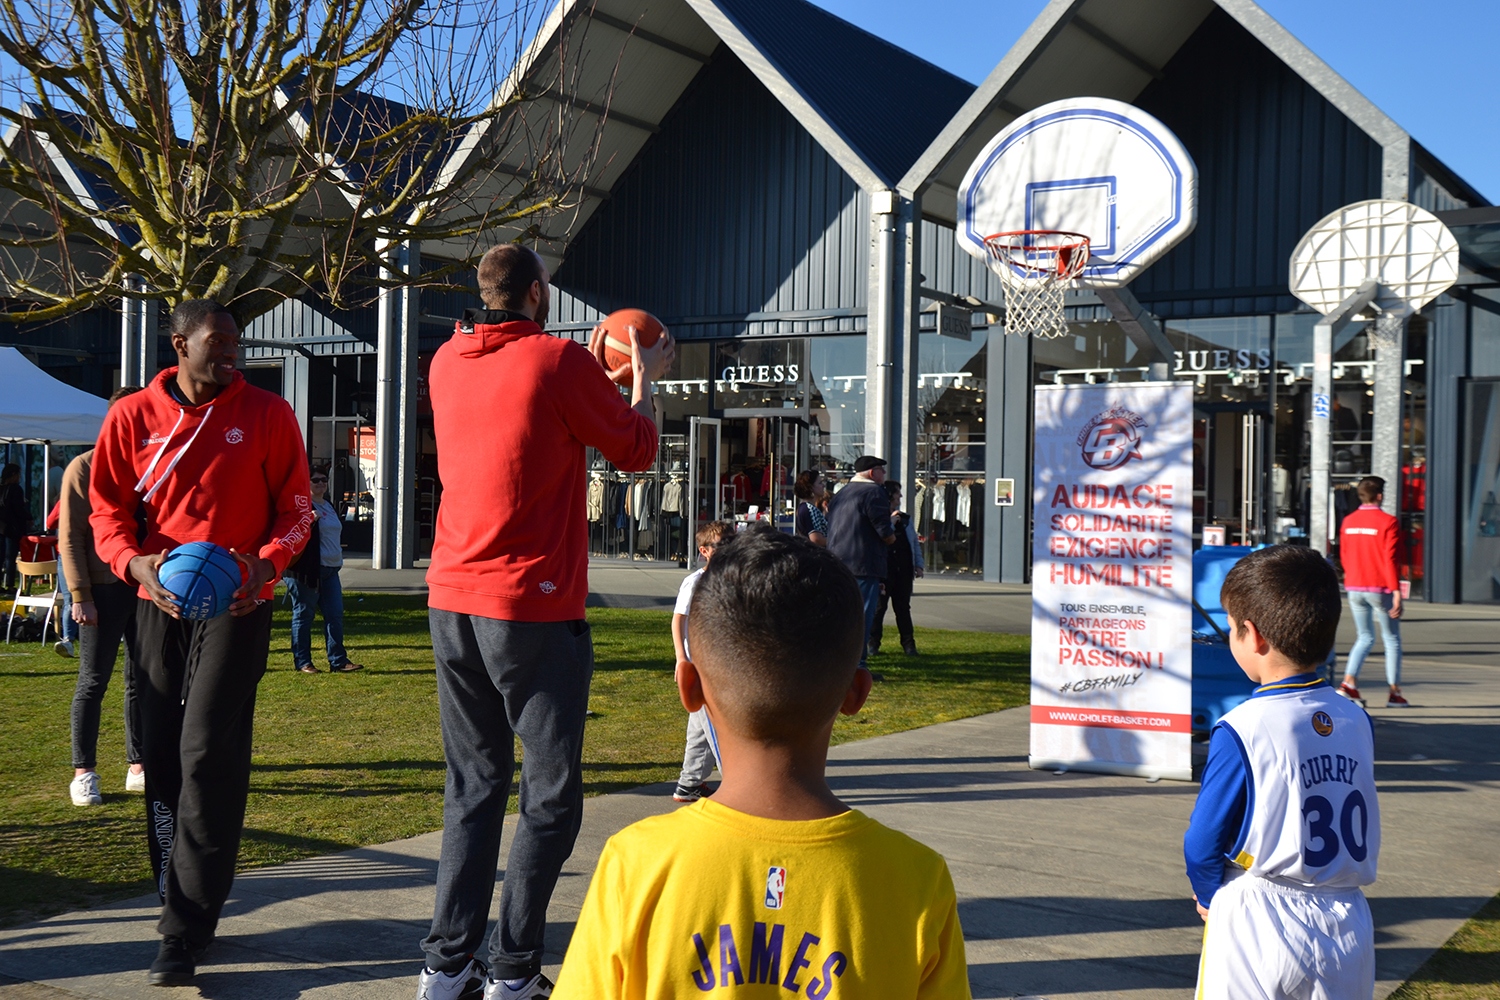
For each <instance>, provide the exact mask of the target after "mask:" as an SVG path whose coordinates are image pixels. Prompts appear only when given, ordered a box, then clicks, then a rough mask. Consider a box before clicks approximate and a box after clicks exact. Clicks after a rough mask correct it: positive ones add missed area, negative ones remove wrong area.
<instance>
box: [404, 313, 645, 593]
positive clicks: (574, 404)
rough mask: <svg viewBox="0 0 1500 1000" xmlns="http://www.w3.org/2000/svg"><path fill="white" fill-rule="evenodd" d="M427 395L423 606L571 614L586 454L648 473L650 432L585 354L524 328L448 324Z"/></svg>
mask: <svg viewBox="0 0 1500 1000" xmlns="http://www.w3.org/2000/svg"><path fill="white" fill-rule="evenodd" d="M482 315H483V314H481V316H482ZM428 386H429V391H430V395H431V398H432V419H433V427H434V431H435V432H436V435H437V446H438V475H439V476H440V477H441V478H442V481H443V502H442V505H441V506H440V507H438V517H437V530H436V532H435V533H434V537H433V541H432V565H431V567H430V568H429V569H428V570H427V588H428V596H427V603H428V606H430V607H433V608H437V609H439V610H442V611H453V612H457V613H459V614H469V615H479V616H481V617H484V618H497V619H501V620H504V621H525V622H557V621H571V620H573V619H577V618H582V617H583V603H584V599H585V598H586V597H587V596H588V589H589V581H588V520H587V517H588V514H587V510H586V505H587V497H586V495H585V490H586V486H585V478H586V475H587V470H586V468H585V462H584V448H585V447H590V448H597V449H598V450H599V451H600V453H602V454H603V455H604V457H605V458H606V459H608V460H609V461H611V462H613V463H614V464H615V465H617V466H619V467H620V468H621V469H625V470H627V471H640V470H643V469H647V468H649V467H650V466H651V463H652V462H654V461H655V460H656V425H655V424H654V423H652V422H651V420H649V419H648V418H646V417H644V416H642V415H641V414H639V413H636V412H635V411H634V410H632V409H631V408H630V405H629V404H628V403H627V402H626V401H625V399H624V398H623V397H622V396H621V395H620V390H619V388H618V387H617V386H616V385H615V384H614V383H613V382H611V381H610V380H609V378H608V377H607V376H606V375H605V374H604V369H603V368H602V367H600V365H599V362H598V361H597V360H596V359H595V358H594V356H593V355H592V354H590V353H589V352H588V350H587V349H585V348H584V347H583V346H582V345H580V344H575V343H573V342H572V341H570V340H563V339H560V338H558V337H553V336H550V335H548V334H546V333H543V332H542V328H541V327H539V326H537V325H536V324H535V323H532V322H530V321H529V320H528V321H511V322H502V323H483V322H480V323H476V324H474V325H473V326H469V325H468V320H467V319H466V320H465V321H464V322H462V323H459V324H458V326H457V329H456V330H455V331H454V334H453V337H452V339H451V340H449V341H448V342H447V343H446V344H444V345H443V346H442V347H440V348H439V349H438V352H437V354H436V355H435V356H434V357H433V359H432V365H431V367H430V368H429V370H428Z"/></svg>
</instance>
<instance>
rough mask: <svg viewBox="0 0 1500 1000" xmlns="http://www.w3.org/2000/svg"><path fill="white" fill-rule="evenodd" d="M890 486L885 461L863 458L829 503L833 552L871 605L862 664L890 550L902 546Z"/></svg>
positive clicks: (872, 456) (866, 613)
mask: <svg viewBox="0 0 1500 1000" xmlns="http://www.w3.org/2000/svg"><path fill="white" fill-rule="evenodd" d="M883 482H885V459H883V458H876V457H875V456H874V455H861V456H859V457H858V458H856V459H855V460H854V478H853V479H851V480H849V483H848V485H846V486H845V487H844V488H843V489H841V490H839V491H838V492H837V493H835V494H834V496H833V498H832V499H831V500H830V501H829V502H828V550H829V551H830V552H832V553H833V554H834V555H836V556H838V557H839V558H840V559H842V560H843V561H844V565H845V566H848V567H849V572H851V573H853V574H854V579H855V580H857V581H859V593H860V596H861V597H863V598H864V601H865V641H864V643H863V644H862V645H861V646H860V655H859V665H860V666H861V667H862V666H864V665H865V657H866V655H867V653H868V650H869V645H870V629H871V628H873V627H874V625H875V609H876V608H877V607H878V606H879V604H880V586H881V584H882V583H883V582H884V580H885V575H886V567H887V565H888V564H889V562H890V557H889V556H888V555H887V553H886V546H888V545H894V544H895V543H896V529H895V528H893V527H892V526H891V504H890V500H888V499H887V497H886V493H885V490H884V488H882V487H881V485H880V484H881V483H883Z"/></svg>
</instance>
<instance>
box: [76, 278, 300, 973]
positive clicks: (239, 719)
mask: <svg viewBox="0 0 1500 1000" xmlns="http://www.w3.org/2000/svg"><path fill="white" fill-rule="evenodd" d="M171 337H172V347H173V348H174V349H175V350H176V351H177V358H178V365H177V367H176V368H168V369H166V370H165V371H163V372H162V373H161V374H160V375H158V376H157V377H156V378H155V379H153V380H152V382H151V384H150V385H149V386H147V387H146V389H145V390H144V391H143V392H138V393H136V394H134V395H133V396H128V397H126V398H125V399H122V400H120V401H119V402H117V403H116V404H115V405H114V406H112V407H111V408H110V411H109V415H108V416H106V417H105V418H104V427H103V428H102V429H101V430H100V432H99V444H98V447H97V448H96V449H95V452H94V468H93V475H92V476H91V478H90V486H89V497H90V500H91V503H92V507H93V513H92V514H91V515H90V517H89V521H90V524H91V525H92V526H93V529H94V541H95V548H96V549H97V550H98V552H99V556H100V558H102V559H103V560H104V561H105V562H106V563H108V564H109V567H110V569H111V570H113V571H114V573H115V575H116V576H118V577H119V578H120V579H121V580H126V581H130V582H134V583H136V584H138V585H139V588H140V589H139V591H138V594H139V602H138V604H137V607H136V626H135V627H136V642H137V648H138V649H139V651H140V664H139V670H140V677H141V680H142V681H143V683H142V684H141V691H140V692H139V699H140V711H141V724H142V730H143V738H142V744H143V746H142V751H143V755H144V757H145V761H144V763H145V765H146V810H147V812H146V836H147V842H148V844H149V847H150V851H151V861H152V867H153V869H154V870H155V873H156V878H157V889H158V891H159V892H160V894H161V898H162V912H161V920H160V921H159V922H158V924H157V930H158V931H160V932H161V934H162V943H161V949H160V951H159V952H158V953H157V956H156V961H154V962H153V963H152V964H151V971H150V974H149V979H150V981H151V982H152V983H153V984H156V985H158V986H173V985H178V984H182V983H187V982H190V981H191V980H192V978H193V976H194V973H195V972H196V971H197V970H196V966H197V962H198V960H199V958H200V957H201V956H202V953H203V951H204V949H206V948H207V947H208V945H209V943H210V942H211V941H212V940H213V936H214V931H215V929H216V927H217V926H218V921H219V912H220V910H221V909H222V908H223V906H224V901H225V900H226V899H227V898H228V896H229V887H230V885H231V883H232V882H233V881H234V863H235V859H236V857H237V856H238V853H239V846H240V834H241V833H242V831H243V829H244V825H245V800H246V797H247V796H248V794H249V790H250V735H251V720H252V717H253V716H254V714H255V689H256V685H258V684H259V683H260V678H261V675H262V674H264V673H265V670H266V657H267V655H268V654H269V652H270V644H271V604H270V603H269V599H270V598H271V596H272V593H273V592H274V590H275V587H276V580H277V578H278V577H280V576H281V573H282V571H283V570H285V569H286V567H287V563H289V562H290V561H291V560H292V558H293V557H294V556H295V555H296V554H297V553H298V552H299V551H300V550H301V549H302V546H303V545H305V544H306V543H307V536H308V532H309V529H310V526H311V524H312V503H311V501H310V500H309V493H310V492H311V489H310V487H309V485H308V481H307V453H306V451H305V449H304V447H303V443H302V432H301V430H300V429H299V428H298V426H297V418H296V416H295V415H294V414H293V413H292V409H291V407H290V406H288V405H287V403H286V401H285V400H283V399H282V398H281V397H280V396H277V395H275V394H274V393H270V392H266V391H265V390H264V389H257V388H255V387H254V386H252V385H250V384H249V383H248V382H246V381H245V376H244V375H243V374H241V373H240V372H239V371H238V370H237V368H236V367H235V363H236V361H237V359H238V356H239V340H240V331H239V326H238V325H237V324H236V323H235V321H234V317H232V316H231V315H230V314H229V312H228V310H226V309H225V308H224V307H223V306H222V305H220V304H219V303H217V302H214V301H211V300H209V299H192V300H189V301H187V302H184V303H182V304H181V305H179V306H178V307H177V308H176V309H174V310H173V311H172V327H171ZM138 512H139V513H141V514H143V515H144V517H145V523H144V526H142V525H141V524H140V523H139V522H138V520H137V515H138ZM193 541H207V542H214V543H215V544H218V545H222V546H224V547H225V548H227V549H229V550H230V551H231V552H233V553H235V556H236V558H238V559H239V561H240V563H241V566H242V571H243V576H244V581H245V582H244V585H243V586H242V587H241V588H240V590H238V591H237V592H236V593H235V601H234V603H233V604H232V605H231V606H230V609H229V613H228V614H225V615H220V616H219V617H217V618H211V619H208V620H206V621H188V620H185V619H183V618H182V616H181V612H180V609H179V607H178V601H177V599H176V597H175V596H174V595H173V594H172V593H171V592H170V591H168V590H167V589H166V588H165V587H163V586H162V584H161V581H160V580H158V579H157V569H158V568H159V567H160V566H161V563H162V560H163V559H165V558H166V554H167V553H168V552H169V551H171V550H172V549H174V548H176V547H177V546H178V545H181V544H182V543H184V542H193Z"/></svg>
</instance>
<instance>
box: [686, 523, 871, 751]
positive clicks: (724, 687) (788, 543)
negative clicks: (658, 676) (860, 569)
mask: <svg viewBox="0 0 1500 1000" xmlns="http://www.w3.org/2000/svg"><path fill="white" fill-rule="evenodd" d="M688 630H689V632H690V633H691V634H692V636H693V663H694V664H696V665H697V666H698V667H699V669H700V670H701V671H702V672H703V674H704V675H705V677H707V678H708V681H709V683H710V685H711V686H712V687H713V689H714V692H715V699H714V701H715V704H716V707H717V708H718V710H719V713H720V714H721V715H722V716H724V723H725V724H726V725H727V726H729V727H730V728H731V729H733V730H734V731H735V732H737V733H741V734H743V735H745V736H747V737H749V738H750V739H756V740H765V741H770V742H781V741H787V740H792V739H795V738H796V737H798V736H800V735H802V734H805V733H806V732H807V730H808V729H809V727H819V726H822V725H824V724H826V723H827V721H828V720H829V719H830V718H832V717H833V716H834V714H835V713H837V712H838V709H839V705H840V704H842V702H843V700H844V695H845V694H846V693H847V692H848V690H849V684H850V682H851V681H852V680H853V679H854V671H855V670H856V669H857V668H858V666H859V654H860V650H861V648H862V647H863V646H864V641H865V636H864V630H865V612H864V601H863V599H862V598H861V597H860V593H859V585H858V584H857V583H855V582H854V576H853V575H852V574H851V573H850V572H849V570H848V569H847V568H846V567H845V566H844V564H843V562H842V561H841V560H840V559H839V558H838V557H837V556H835V555H834V554H833V553H831V552H829V551H828V550H827V549H823V548H819V547H818V546H816V545H813V544H812V543H811V542H809V541H807V540H806V539H803V538H796V537H793V536H791V535H787V534H783V533H781V532H779V531H776V530H775V529H773V528H771V527H769V526H765V525H760V526H755V527H752V528H749V529H747V530H745V531H742V532H740V533H739V534H736V535H733V536H732V537H730V538H729V539H727V540H726V541H724V542H723V543H721V544H720V545H719V548H718V550H717V551H716V552H715V553H714V558H713V561H712V562H710V563H709V564H708V568H707V569H705V570H704V571H703V576H702V578H701V579H699V581H698V588H697V590H696V591H694V593H693V609H692V611H691V612H690V614H689V619H688Z"/></svg>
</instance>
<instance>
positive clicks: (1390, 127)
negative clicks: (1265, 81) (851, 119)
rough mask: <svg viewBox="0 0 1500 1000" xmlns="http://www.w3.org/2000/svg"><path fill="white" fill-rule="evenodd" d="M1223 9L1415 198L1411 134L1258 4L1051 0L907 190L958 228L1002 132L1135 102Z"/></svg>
mask: <svg viewBox="0 0 1500 1000" xmlns="http://www.w3.org/2000/svg"><path fill="white" fill-rule="evenodd" d="M1216 8H1219V9H1222V10H1223V11H1224V12H1225V13H1226V14H1228V15H1229V16H1230V17H1232V18H1233V19H1234V20H1235V21H1236V22H1238V23H1239V24H1240V26H1241V27H1243V28H1244V29H1245V30H1246V31H1248V32H1249V33H1250V34H1251V35H1252V36H1253V37H1254V38H1256V39H1257V40H1258V41H1259V42H1260V43H1261V44H1263V45H1264V46H1265V47H1266V48H1267V49H1269V50H1270V51H1271V52H1272V53H1273V54H1274V55H1275V56H1276V57H1277V58H1279V59H1280V60H1281V61H1282V62H1284V63H1285V64H1286V65H1287V66H1288V67H1289V68H1290V69H1291V70H1292V71H1293V72H1295V73H1296V74H1297V75H1298V76H1300V77H1301V78H1302V79H1303V80H1304V81H1306V83H1307V84H1308V85H1309V86H1310V87H1312V88H1313V89H1314V90H1316V91H1317V92H1318V93H1319V94H1320V95H1322V97H1323V98H1324V99H1326V100H1327V101H1328V102H1329V103H1330V104H1332V105H1333V106H1334V107H1335V108H1336V109H1338V111H1340V112H1341V113H1342V114H1343V115H1344V116H1345V117H1347V118H1348V119H1349V120H1350V121H1351V122H1353V123H1354V124H1355V125H1356V126H1357V127H1358V128H1359V129H1361V130H1362V131H1364V132H1365V133H1366V134H1367V135H1369V136H1370V137H1371V138H1372V139H1373V140H1374V141H1375V142H1376V143H1378V144H1379V145H1380V146H1381V147H1382V149H1383V150H1384V151H1385V153H1384V159H1385V163H1384V170H1383V172H1384V178H1385V179H1384V184H1385V187H1386V189H1387V193H1386V196H1387V197H1401V198H1405V197H1408V196H1409V192H1410V176H1409V175H1410V168H1411V164H1412V162H1413V157H1414V145H1415V144H1414V143H1413V142H1412V139H1411V137H1410V136H1409V135H1408V134H1407V133H1406V131H1405V130H1403V129H1402V128H1401V127H1400V126H1399V125H1397V124H1396V123H1395V122H1394V121H1393V120H1391V118H1390V117H1389V116H1388V115H1386V114H1385V113H1384V112H1383V111H1381V110H1380V109H1379V108H1378V107H1376V106H1375V105H1374V104H1373V103H1372V102H1371V101H1370V100H1369V98H1367V97H1365V96H1364V95H1363V94H1361V93H1360V92H1359V91H1358V90H1356V89H1355V88H1354V87H1353V86H1352V85H1351V84H1350V83H1349V82H1348V81H1347V80H1345V79H1344V78H1343V77H1341V76H1340V75H1339V74H1338V73H1336V72H1335V71H1334V70H1333V68H1332V67H1330V66H1329V65H1328V64H1327V63H1325V62H1324V61H1323V60H1322V59H1320V58H1318V57H1317V56H1316V55H1315V54H1314V53H1313V52H1312V50H1311V49H1309V48H1308V47H1307V46H1305V45H1303V44H1302V43H1301V42H1300V41H1298V40H1297V38H1296V37H1295V36H1293V35H1292V33H1291V32H1289V31H1287V30H1286V28H1284V27H1282V26H1281V25H1280V24H1279V23H1277V22H1276V20H1275V19H1274V18H1272V17H1271V15H1269V14H1267V13H1266V12H1265V11H1264V10H1262V9H1261V8H1260V7H1259V6H1258V5H1257V4H1256V3H1254V0H1051V2H1050V3H1049V4H1048V5H1047V7H1046V8H1045V9H1044V10H1043V11H1042V13H1041V14H1039V15H1038V16H1037V18H1036V20H1035V21H1033V22H1032V24H1031V26H1030V27H1029V28H1027V30H1026V32H1025V33H1024V34H1023V35H1022V36H1021V38H1020V39H1019V40H1018V41H1017V42H1016V44H1015V45H1014V46H1012V47H1011V49H1010V51H1009V52H1007V53H1006V54H1005V57H1004V58H1003V59H1001V60H1000V63H999V64H998V65H997V66H996V67H995V69H994V71H993V72H991V73H990V75H989V76H988V77H986V78H985V80H984V82H983V83H981V84H980V85H979V87H978V89H977V90H975V91H974V93H973V95H972V96H971V97H970V98H969V100H968V101H967V102H966V103H965V104H964V106H963V108H962V109H960V110H959V112H958V114H956V115H955V116H954V117H953V118H952V120H951V121H949V122H948V124H947V125H946V127H945V128H944V129H943V130H942V132H941V133H940V134H939V135H938V136H937V138H936V139H934V140H933V141H932V143H931V144H930V145H929V146H928V147H927V149H926V150H925V151H924V152H923V153H922V155H921V156H920V157H919V158H918V159H917V160H916V162H915V163H914V164H913V165H912V167H911V168H910V169H909V170H908V171H907V172H906V175H905V176H904V177H903V178H902V180H901V188H902V190H905V191H912V192H918V191H922V192H928V195H927V196H926V197H924V198H923V203H922V209H923V212H924V213H926V214H929V215H932V216H935V217H937V218H941V219H945V220H947V221H949V222H952V221H953V214H954V212H955V210H956V204H955V199H956V197H957V193H958V186H959V183H960V182H961V181H962V179H963V175H964V173H965V171H966V170H967V169H968V167H969V164H970V163H971V162H972V161H973V159H974V157H975V156H977V155H978V154H979V151H980V150H981V149H982V148H983V147H984V145H985V144H986V143H988V142H989V140H990V139H992V138H993V137H994V136H995V135H996V134H997V133H999V132H1000V130H1001V129H1003V128H1004V127H1005V126H1006V125H1008V124H1009V123H1010V122H1012V121H1014V120H1015V119H1016V118H1018V117H1020V115H1022V114H1024V113H1025V112H1027V111H1030V110H1032V109H1033V108H1037V107H1040V106H1041V105H1043V104H1047V103H1050V102H1052V101H1056V100H1060V99H1062V98H1066V97H1083V96H1092V97H1111V98H1114V99H1116V100H1121V101H1127V102H1130V101H1133V100H1134V99H1135V98H1136V97H1137V96H1138V95H1139V94H1140V93H1141V92H1142V91H1143V90H1145V88H1146V87H1147V86H1148V85H1149V84H1151V83H1152V81H1153V80H1155V79H1158V78H1159V77H1160V76H1161V69H1162V67H1164V66H1165V65H1166V64H1167V63H1168V61H1170V60H1171V58H1172V56H1173V55H1174V54H1176V52H1177V51H1178V49H1180V48H1181V47H1182V46H1183V44H1184V43H1186V42H1187V40H1188V39H1189V38H1190V37H1191V36H1192V35H1193V33H1194V32H1195V31H1196V30H1197V29H1198V27H1199V25H1201V24H1202V23H1203V21H1204V19H1205V18H1207V17H1208V15H1209V14H1210V13H1212V12H1213V11H1214V10H1215V9H1216ZM1422 155H1425V151H1421V153H1418V154H1417V158H1418V159H1419V160H1420V159H1421V156H1422ZM1433 162H1436V161H1433ZM1419 166H1425V165H1424V164H1422V163H1419ZM1439 166H1441V165H1440V164H1439ZM1442 172H1443V175H1444V179H1445V183H1446V185H1447V186H1450V188H1451V187H1452V186H1454V182H1455V181H1456V183H1457V186H1460V188H1461V190H1460V191H1455V193H1458V194H1461V195H1462V196H1474V197H1478V193H1477V192H1475V191H1474V190H1473V189H1472V188H1471V187H1469V186H1468V185H1467V184H1464V183H1463V182H1462V181H1461V180H1458V179H1457V178H1456V175H1453V173H1452V171H1449V170H1448V169H1447V168H1446V167H1442ZM1480 200H1481V201H1482V200H1483V199H1482V198H1481V199H1480Z"/></svg>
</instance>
